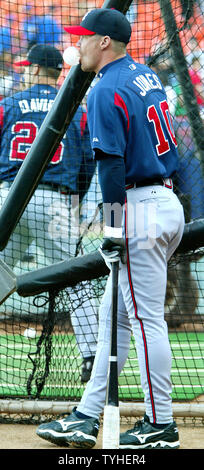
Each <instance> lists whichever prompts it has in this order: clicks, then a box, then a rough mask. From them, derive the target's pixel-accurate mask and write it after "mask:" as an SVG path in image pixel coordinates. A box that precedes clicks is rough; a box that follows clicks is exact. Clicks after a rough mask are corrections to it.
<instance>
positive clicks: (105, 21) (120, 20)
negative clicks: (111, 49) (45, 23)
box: [64, 8, 131, 44]
mask: <svg viewBox="0 0 204 470" xmlns="http://www.w3.org/2000/svg"><path fill="white" fill-rule="evenodd" d="M64 29H65V31H67V32H68V33H71V34H76V35H79V36H89V35H93V34H100V35H101V36H110V38H111V39H115V40H116V41H120V42H124V43H125V44H128V42H129V41H130V36H131V26H130V23H129V21H128V20H127V18H126V17H125V15H123V13H121V12H120V11H118V10H114V9H112V8H96V9H95V10H91V11H89V12H88V13H86V15H85V16H84V18H83V19H82V21H81V23H80V26H66V27H65V28H64Z"/></svg>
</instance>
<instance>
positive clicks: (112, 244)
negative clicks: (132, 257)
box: [99, 237, 127, 266]
mask: <svg viewBox="0 0 204 470" xmlns="http://www.w3.org/2000/svg"><path fill="white" fill-rule="evenodd" d="M99 251H100V253H101V255H102V256H103V258H104V260H105V262H106V264H107V265H108V266H109V264H110V263H114V262H115V261H120V260H121V262H122V263H123V264H125V263H126V262H127V253H126V245H125V240H124V239H123V238H115V237H109V238H108V237H104V238H103V241H102V244H101V246H100V248H99Z"/></svg>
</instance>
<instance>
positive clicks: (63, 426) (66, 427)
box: [57, 419, 84, 431]
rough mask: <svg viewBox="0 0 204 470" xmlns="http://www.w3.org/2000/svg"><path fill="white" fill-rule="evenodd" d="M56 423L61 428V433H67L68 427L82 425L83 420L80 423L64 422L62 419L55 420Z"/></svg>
mask: <svg viewBox="0 0 204 470" xmlns="http://www.w3.org/2000/svg"><path fill="white" fill-rule="evenodd" d="M57 422H58V423H60V425H61V426H62V429H63V431H67V429H68V428H69V426H72V425H73V424H82V423H84V420H82V421H69V422H68V421H64V420H63V419H59V420H57Z"/></svg>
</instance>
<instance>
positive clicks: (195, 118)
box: [159, 0, 204, 176]
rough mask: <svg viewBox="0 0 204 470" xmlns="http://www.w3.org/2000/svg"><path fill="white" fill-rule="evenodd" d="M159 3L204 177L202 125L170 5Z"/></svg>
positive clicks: (169, 3)
mask: <svg viewBox="0 0 204 470" xmlns="http://www.w3.org/2000/svg"><path fill="white" fill-rule="evenodd" d="M159 3H160V9H161V14H162V17H163V21H164V24H165V29H166V34H167V39H168V43H169V44H170V47H171V52H172V57H173V61H174V68H175V73H176V75H177V77H178V80H179V83H180V86H181V90H182V94H183V99H184V104H185V108H186V111H187V116H188V118H189V122H190V125H191V130H192V136H193V140H194V143H195V146H196V156H197V158H198V159H199V160H200V164H201V169H202V174H203V176H204V124H203V121H202V118H201V115H200V111H199V106H198V104H197V100H196V96H195V93H194V88H193V84H192V82H191V79H190V75H189V72H188V67H187V63H186V59H185V56H184V52H183V49H182V45H181V41H180V37H179V30H178V27H177V24H176V20H175V17H174V13H173V10H172V4H171V2H170V1H169V0H159Z"/></svg>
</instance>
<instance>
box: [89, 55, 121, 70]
mask: <svg viewBox="0 0 204 470" xmlns="http://www.w3.org/2000/svg"><path fill="white" fill-rule="evenodd" d="M125 56H126V54H124V53H122V54H117V55H115V54H109V55H107V56H104V58H103V59H102V60H101V61H100V62H99V64H98V66H97V69H96V70H95V73H96V74H98V73H99V72H100V70H101V69H102V68H103V67H105V66H106V65H108V64H110V63H111V62H114V61H115V60H119V59H122V58H123V57H125Z"/></svg>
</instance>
